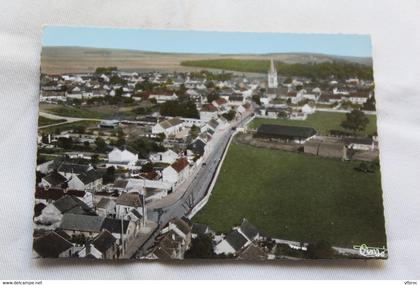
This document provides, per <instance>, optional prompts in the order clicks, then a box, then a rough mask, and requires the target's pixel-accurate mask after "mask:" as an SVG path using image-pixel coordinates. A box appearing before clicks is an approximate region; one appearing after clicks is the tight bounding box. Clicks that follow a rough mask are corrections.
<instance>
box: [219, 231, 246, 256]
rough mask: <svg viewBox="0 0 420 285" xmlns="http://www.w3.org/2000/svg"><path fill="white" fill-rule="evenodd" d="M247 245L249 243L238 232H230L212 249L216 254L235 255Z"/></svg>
mask: <svg viewBox="0 0 420 285" xmlns="http://www.w3.org/2000/svg"><path fill="white" fill-rule="evenodd" d="M248 244H249V241H248V240H247V239H246V238H245V237H244V236H243V235H242V234H241V233H240V232H239V231H238V230H232V231H231V232H230V233H229V234H228V235H227V236H226V238H224V239H223V240H222V241H221V242H219V243H218V244H217V245H216V246H215V247H214V252H215V253H216V254H226V255H228V254H233V255H235V254H236V253H237V252H239V251H240V250H242V249H243V248H244V247H245V246H247V245H248Z"/></svg>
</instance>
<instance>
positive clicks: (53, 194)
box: [35, 187, 86, 201]
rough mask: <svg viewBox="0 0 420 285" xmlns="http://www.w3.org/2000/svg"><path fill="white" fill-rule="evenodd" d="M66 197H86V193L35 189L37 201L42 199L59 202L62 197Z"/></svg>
mask: <svg viewBox="0 0 420 285" xmlns="http://www.w3.org/2000/svg"><path fill="white" fill-rule="evenodd" d="M65 195H73V196H76V197H80V198H82V197H84V196H85V195H86V192H85V191H79V190H67V191H65V190H64V189H59V188H50V189H48V190H45V189H44V188H41V187H37V188H36V189H35V198H36V199H42V200H53V201H55V200H58V199H60V198H61V197H63V196H65Z"/></svg>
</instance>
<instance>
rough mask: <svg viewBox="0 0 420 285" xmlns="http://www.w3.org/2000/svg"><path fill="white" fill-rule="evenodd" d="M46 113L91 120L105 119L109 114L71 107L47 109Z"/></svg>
mask: <svg viewBox="0 0 420 285" xmlns="http://www.w3.org/2000/svg"><path fill="white" fill-rule="evenodd" d="M48 113H51V114H54V115H58V116H63V117H72V118H92V119H106V118H107V117H108V116H109V115H110V114H107V113H102V112H97V111H94V110H88V109H86V108H82V107H72V106H57V107H55V108H49V109H48Z"/></svg>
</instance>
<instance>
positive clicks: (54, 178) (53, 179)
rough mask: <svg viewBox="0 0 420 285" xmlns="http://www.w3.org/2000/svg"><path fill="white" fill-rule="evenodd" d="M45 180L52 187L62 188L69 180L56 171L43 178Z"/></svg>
mask: <svg viewBox="0 0 420 285" xmlns="http://www.w3.org/2000/svg"><path fill="white" fill-rule="evenodd" d="M43 179H44V180H45V181H47V182H48V183H49V184H50V185H51V186H61V184H63V183H64V182H66V180H67V179H66V178H65V177H64V176H63V175H61V174H60V173H57V172H55V171H53V172H51V173H50V174H48V175H47V176H45V177H43Z"/></svg>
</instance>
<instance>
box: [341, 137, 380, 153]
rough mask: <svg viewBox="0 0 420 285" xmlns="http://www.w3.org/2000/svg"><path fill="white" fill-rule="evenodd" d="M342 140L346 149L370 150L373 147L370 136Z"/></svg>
mask: <svg viewBox="0 0 420 285" xmlns="http://www.w3.org/2000/svg"><path fill="white" fill-rule="evenodd" d="M343 142H344V143H345V145H346V147H347V148H348V149H352V150H363V151H372V150H374V149H375V143H374V141H373V139H372V138H344V139H343Z"/></svg>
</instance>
